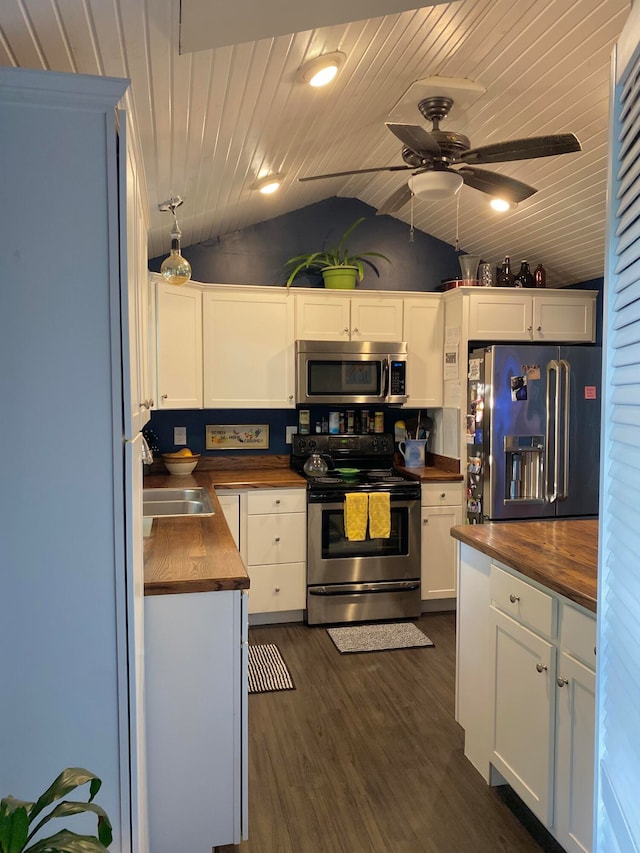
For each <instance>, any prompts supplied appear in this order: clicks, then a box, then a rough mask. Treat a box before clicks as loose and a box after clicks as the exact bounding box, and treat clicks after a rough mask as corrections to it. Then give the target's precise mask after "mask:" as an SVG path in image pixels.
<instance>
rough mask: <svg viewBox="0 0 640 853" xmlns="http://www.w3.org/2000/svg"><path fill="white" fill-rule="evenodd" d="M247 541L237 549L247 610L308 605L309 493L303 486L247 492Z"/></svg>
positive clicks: (288, 608)
mask: <svg viewBox="0 0 640 853" xmlns="http://www.w3.org/2000/svg"><path fill="white" fill-rule="evenodd" d="M246 506H247V519H246V529H247V536H246V538H247V542H246V550H245V549H242V550H241V553H243V556H244V558H245V561H246V565H247V571H248V572H249V578H250V580H251V588H250V592H249V613H250V614H257V613H277V612H283V613H284V612H288V611H292V610H296V611H297V610H304V608H305V606H306V559H307V497H306V491H305V490H304V489H257V490H255V491H250V492H248V494H247V503H246Z"/></svg>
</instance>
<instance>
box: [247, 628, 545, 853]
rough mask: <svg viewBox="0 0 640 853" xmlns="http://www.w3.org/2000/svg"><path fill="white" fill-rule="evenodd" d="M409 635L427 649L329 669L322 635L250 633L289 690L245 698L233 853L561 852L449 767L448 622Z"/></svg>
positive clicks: (464, 770) (508, 796)
mask: <svg viewBox="0 0 640 853" xmlns="http://www.w3.org/2000/svg"><path fill="white" fill-rule="evenodd" d="M415 623H416V624H417V625H418V626H419V627H420V628H421V629H422V630H423V631H424V633H426V634H427V635H428V636H429V637H431V639H432V640H433V641H434V643H435V648H421V649H406V650H402V651H388V652H373V653H367V654H347V655H341V654H340V653H339V652H338V650H337V649H336V648H335V646H334V645H333V643H332V641H331V639H330V638H329V636H328V634H327V632H326V630H325V629H324V628H320V627H314V628H310V627H307V626H306V625H303V624H288V625H272V626H263V627H255V628H251V629H250V631H249V642H250V643H276V644H277V646H278V648H279V649H280V651H281V653H282V656H283V657H284V659H285V661H286V663H287V666H288V667H289V670H290V672H291V674H292V676H293V679H294V681H295V684H296V690H291V691H283V692H277V693H267V694H259V695H251V696H249V840H248V841H246V842H243V843H242V845H241V846H240V850H241V851H243V853H322V852H323V851H332V853H336V851H345V853H368V851H372V852H373V853H454V851H455V853H467V851H468V853H499V851H504V853H506V851H508V853H529V851H539V850H547V851H560V850H561V848H560V847H559V846H558V845H557V844H556V843H555V841H554V840H553V839H552V838H551V836H550V835H548V833H546V832H545V830H544V829H543V828H542V827H541V826H540V825H539V824H538V823H537V821H535V819H534V818H533V817H532V816H531V815H530V813H529V812H528V810H527V809H526V808H525V807H524V806H522V804H521V803H520V801H519V800H518V799H517V798H516V797H515V795H513V793H512V792H511V790H510V789H509V788H508V787H504V788H490V787H488V786H487V785H485V783H484V781H483V780H482V779H481V777H480V776H479V775H478V773H477V772H476V770H475V769H474V768H473V767H472V765H471V764H470V763H469V762H468V761H467V760H466V759H465V757H464V755H463V733H462V729H461V728H460V727H459V726H458V724H457V723H456V722H455V720H454V718H453V711H454V667H455V616H454V615H453V614H451V613H444V614H426V615H424V616H422V617H421V618H420V619H419V620H415Z"/></svg>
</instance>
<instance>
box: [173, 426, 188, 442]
mask: <svg viewBox="0 0 640 853" xmlns="http://www.w3.org/2000/svg"><path fill="white" fill-rule="evenodd" d="M173 443H174V444H186V443H187V428H186V427H174V428H173Z"/></svg>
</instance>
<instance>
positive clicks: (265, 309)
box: [203, 287, 295, 409]
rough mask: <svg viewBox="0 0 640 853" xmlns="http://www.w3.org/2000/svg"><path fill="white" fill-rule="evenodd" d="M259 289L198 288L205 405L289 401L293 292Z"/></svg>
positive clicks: (284, 404) (283, 404)
mask: <svg viewBox="0 0 640 853" xmlns="http://www.w3.org/2000/svg"><path fill="white" fill-rule="evenodd" d="M260 290H263V291H264V292H256V290H251V291H241V290H240V289H238V291H237V293H229V292H224V293H223V292H219V291H209V292H205V293H204V294H203V318H204V319H203V335H204V406H205V408H211V409H228V408H233V409H246V408H250V409H253V408H270V409H285V408H292V407H293V406H294V405H295V401H294V383H295V377H294V351H293V350H294V307H293V305H294V303H293V298H292V295H291V294H290V293H288V292H287V293H282V292H275V293H274V292H273V290H272V289H270V288H266V287H265V288H260Z"/></svg>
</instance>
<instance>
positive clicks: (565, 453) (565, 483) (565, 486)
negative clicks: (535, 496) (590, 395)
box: [558, 358, 571, 500]
mask: <svg viewBox="0 0 640 853" xmlns="http://www.w3.org/2000/svg"><path fill="white" fill-rule="evenodd" d="M560 368H561V370H562V375H563V378H564V389H563V399H562V404H563V407H564V413H563V415H564V417H563V427H564V435H563V447H562V465H563V475H562V489H561V491H560V494H559V495H558V497H559V498H560V499H561V500H565V499H566V498H568V497H569V412H570V408H571V407H570V405H569V403H570V391H571V365H570V364H569V362H568V361H567V360H566V359H564V358H561V359H560Z"/></svg>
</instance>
